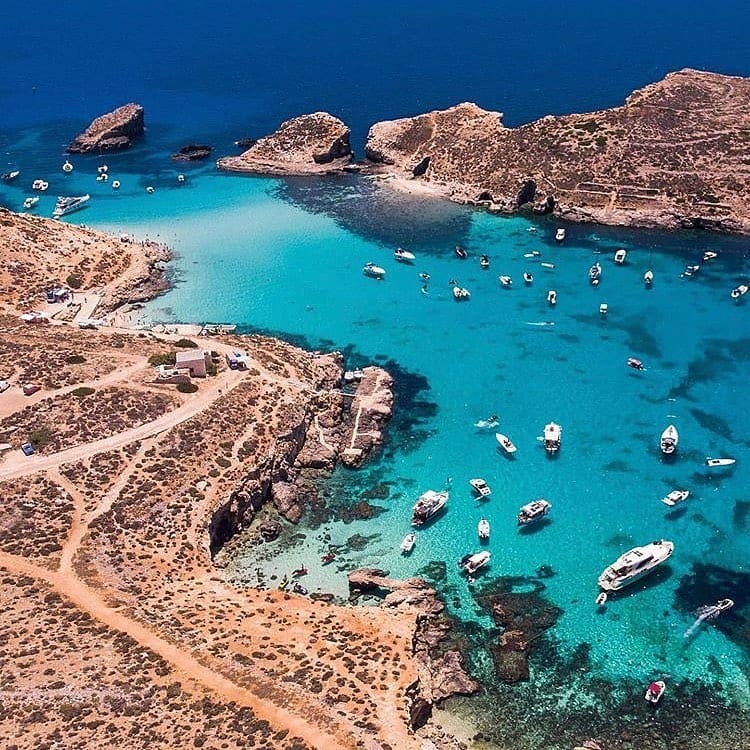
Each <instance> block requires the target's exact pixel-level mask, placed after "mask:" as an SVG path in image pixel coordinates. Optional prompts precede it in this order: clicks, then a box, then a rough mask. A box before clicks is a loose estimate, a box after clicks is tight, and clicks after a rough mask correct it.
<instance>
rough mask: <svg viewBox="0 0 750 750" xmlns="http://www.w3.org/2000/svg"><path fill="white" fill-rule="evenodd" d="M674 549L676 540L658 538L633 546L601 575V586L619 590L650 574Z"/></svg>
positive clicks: (607, 589)
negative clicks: (639, 545)
mask: <svg viewBox="0 0 750 750" xmlns="http://www.w3.org/2000/svg"><path fill="white" fill-rule="evenodd" d="M673 551H674V542H668V541H666V540H665V539H657V540H656V541H655V542H651V543H650V544H645V545H643V547H633V549H631V550H628V551H627V552H626V553H625V554H624V555H620V557H618V558H617V560H615V561H614V562H613V563H612V564H611V565H610V566H609V567H608V568H607V569H606V570H605V571H604V572H603V573H602V574H601V575H600V576H599V586H600V587H601V588H603V589H604V590H605V591H619V590H620V589H621V588H624V587H625V586H628V585H630V584H631V583H634V582H635V581H637V580H639V579H641V578H643V576H645V575H648V574H649V573H650V572H651V571H652V570H654V568H656V566H657V565H659V564H661V563H663V562H664V561H665V560H666V559H667V558H669V557H670V555H671V554H672V552H673Z"/></svg>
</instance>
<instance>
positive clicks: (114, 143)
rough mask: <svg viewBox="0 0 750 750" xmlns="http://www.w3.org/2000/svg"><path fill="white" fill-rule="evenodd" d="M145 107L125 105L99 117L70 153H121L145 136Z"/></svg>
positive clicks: (77, 138)
mask: <svg viewBox="0 0 750 750" xmlns="http://www.w3.org/2000/svg"><path fill="white" fill-rule="evenodd" d="M144 131H145V128H144V124H143V107H142V106H141V105H140V104H132V103H131V104H125V105H123V106H122V107H118V108H117V109H115V110H114V111H112V112H108V113H107V114H105V115H101V116H100V117H97V118H96V119H95V120H94V121H93V122H92V123H91V125H89V126H88V127H87V128H86V130H85V131H84V132H83V133H81V134H80V135H79V136H77V137H76V138H75V139H74V140H73V142H72V143H71V144H70V145H69V146H68V149H67V150H68V153H71V154H89V153H102V152H105V151H121V150H122V149H125V148H130V146H131V145H132V143H133V141H134V140H136V139H137V138H140V137H141V136H143V133H144Z"/></svg>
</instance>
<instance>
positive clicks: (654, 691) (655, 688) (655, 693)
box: [643, 680, 667, 704]
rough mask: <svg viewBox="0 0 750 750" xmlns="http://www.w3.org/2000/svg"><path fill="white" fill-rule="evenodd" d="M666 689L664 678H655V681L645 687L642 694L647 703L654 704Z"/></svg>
mask: <svg viewBox="0 0 750 750" xmlns="http://www.w3.org/2000/svg"><path fill="white" fill-rule="evenodd" d="M666 689H667V686H666V684H665V682H664V680H657V681H656V682H652V683H651V684H650V685H649V686H648V687H647V688H646V694H645V695H644V696H643V697H644V698H645V699H646V700H647V701H648V702H649V703H653V704H656V703H658V702H659V700H660V698H661V697H662V695H664V691H665V690H666Z"/></svg>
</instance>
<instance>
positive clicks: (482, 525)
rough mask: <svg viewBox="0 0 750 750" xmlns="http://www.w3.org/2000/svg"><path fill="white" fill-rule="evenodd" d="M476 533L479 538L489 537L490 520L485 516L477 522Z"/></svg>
mask: <svg viewBox="0 0 750 750" xmlns="http://www.w3.org/2000/svg"><path fill="white" fill-rule="evenodd" d="M477 534H478V535H479V538H480V539H489V538H490V522H489V521H488V520H487V519H486V518H482V519H481V520H480V521H479V523H478V524H477Z"/></svg>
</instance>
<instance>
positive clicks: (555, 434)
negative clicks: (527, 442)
mask: <svg viewBox="0 0 750 750" xmlns="http://www.w3.org/2000/svg"><path fill="white" fill-rule="evenodd" d="M561 442H562V427H560V425H559V424H555V422H550V423H549V424H546V425H545V426H544V450H546V451H547V453H557V451H558V450H559V449H560V443H561Z"/></svg>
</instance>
